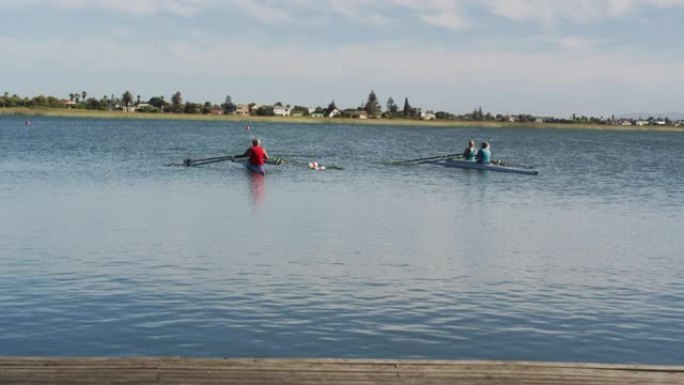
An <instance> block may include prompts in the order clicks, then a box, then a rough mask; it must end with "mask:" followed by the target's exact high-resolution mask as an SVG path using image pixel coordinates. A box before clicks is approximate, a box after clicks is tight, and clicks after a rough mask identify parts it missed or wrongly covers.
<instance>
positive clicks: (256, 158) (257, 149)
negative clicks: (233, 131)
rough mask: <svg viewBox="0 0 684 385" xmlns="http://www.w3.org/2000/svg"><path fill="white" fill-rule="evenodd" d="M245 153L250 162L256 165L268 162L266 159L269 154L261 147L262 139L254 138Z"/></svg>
mask: <svg viewBox="0 0 684 385" xmlns="http://www.w3.org/2000/svg"><path fill="white" fill-rule="evenodd" d="M245 155H247V156H248V157H249V163H250V164H252V165H254V166H263V165H264V164H266V159H268V154H267V153H266V150H264V148H263V147H261V141H260V140H259V139H254V140H252V147H250V148H249V149H248V150H247V151H245Z"/></svg>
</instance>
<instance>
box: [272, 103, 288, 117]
mask: <svg viewBox="0 0 684 385" xmlns="http://www.w3.org/2000/svg"><path fill="white" fill-rule="evenodd" d="M291 113H292V109H291V108H290V106H283V105H280V106H273V115H275V116H290V114H291Z"/></svg>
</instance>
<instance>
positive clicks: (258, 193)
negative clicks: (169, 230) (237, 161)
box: [246, 171, 266, 208]
mask: <svg viewBox="0 0 684 385" xmlns="http://www.w3.org/2000/svg"><path fill="white" fill-rule="evenodd" d="M246 173H247V174H249V176H248V177H249V190H250V193H251V198H252V199H251V201H250V203H251V204H252V205H253V206H254V207H256V208H258V207H261V206H262V205H263V204H264V198H265V196H266V188H265V184H266V176H265V175H261V174H256V173H253V172H250V171H246Z"/></svg>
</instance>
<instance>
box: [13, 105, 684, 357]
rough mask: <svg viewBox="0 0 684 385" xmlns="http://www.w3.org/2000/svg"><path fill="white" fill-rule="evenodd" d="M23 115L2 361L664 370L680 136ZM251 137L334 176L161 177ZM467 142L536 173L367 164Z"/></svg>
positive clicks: (677, 326)
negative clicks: (624, 365) (480, 363)
mask: <svg viewBox="0 0 684 385" xmlns="http://www.w3.org/2000/svg"><path fill="white" fill-rule="evenodd" d="M31 120H32V121H33V123H34V124H32V125H31V126H30V127H27V126H26V125H25V124H24V119H16V118H2V117H0V355H54V356H68V355H96V356H97V355H153V356H154V355H182V356H215V357H235V356H260V357H264V356H283V357H297V356H299V357H302V356H307V357H331V356H332V357H371V358H383V357H386V358H413V357H420V358H454V359H506V360H515V359H523V360H556V361H601V362H644V363H679V364H681V362H682V357H684V347H683V345H682V340H683V339H684V336H683V334H682V327H681V320H682V319H684V300H683V298H684V263H682V262H683V261H682V258H683V257H682V255H683V254H682V252H681V245H682V242H681V234H682V233H684V221H682V212H683V211H684V157H682V156H681V154H679V151H680V150H681V148H684V137H683V136H682V135H681V134H678V133H649V134H645V133H634V132H633V133H621V132H609V131H605V132H593V131H564V130H552V131H544V130H533V129H530V130H525V129H516V130H510V129H489V128H468V127H460V128H453V129H452V128H438V127H422V128H420V129H416V128H411V127H378V126H362V125H354V126H343V125H340V126H336V125H315V126H309V125H303V126H299V125H280V124H267V123H259V124H258V125H257V126H255V127H253V128H252V130H253V132H245V129H244V128H245V127H244V123H229V124H226V123H225V122H219V123H214V122H173V121H125V120H122V121H117V120H90V119H48V118H34V119H31ZM253 135H258V136H259V137H262V138H263V139H264V141H265V143H267V144H268V147H269V150H270V152H272V153H273V154H288V155H287V158H288V159H290V158H291V159H292V160H293V161H299V162H310V161H318V162H320V163H322V164H338V165H340V166H344V168H345V170H344V171H333V170H325V171H320V172H318V171H316V172H313V171H311V170H309V169H305V168H298V167H291V166H289V167H288V166H287V165H282V166H278V167H272V168H269V173H268V174H267V176H266V177H263V176H259V175H255V174H253V173H249V172H246V171H245V170H244V167H242V165H241V164H238V163H232V162H221V163H213V164H209V165H206V166H201V167H165V166H164V165H165V164H168V163H175V162H178V161H179V160H182V159H184V158H193V159H197V158H203V157H208V156H215V155H220V154H226V153H228V154H237V153H241V152H242V151H243V150H244V146H245V144H246V143H248V142H249V140H250V139H251V137H252V136H253ZM469 138H478V139H479V138H483V139H487V140H489V141H490V142H491V143H492V144H493V148H494V149H495V150H496V154H495V157H496V158H500V159H504V160H509V161H511V162H515V163H524V164H531V165H533V166H535V167H536V168H537V169H538V170H539V172H540V174H539V175H537V176H526V175H515V174H500V173H491V172H484V171H481V170H459V169H451V168H446V167H442V166H431V165H412V166H390V165H387V162H385V161H391V160H398V159H411V158H419V157H423V156H426V155H432V154H440V153H453V152H455V151H454V147H456V151H460V150H461V147H462V144H463V143H465V141H467V139H469ZM607 142H610V143H611V151H612V150H614V152H610V153H606V148H605V143H607ZM578 143H581V151H577V148H578V147H577V146H578ZM378 149H381V150H382V151H378ZM655 153H657V154H659V157H658V159H655V160H654V159H653V158H652V154H655ZM597 159H600V162H598V161H597ZM661 159H668V162H662V161H661ZM383 162H385V163H383ZM266 178H268V181H266ZM266 183H268V201H266V192H265V189H266V186H265V184H266Z"/></svg>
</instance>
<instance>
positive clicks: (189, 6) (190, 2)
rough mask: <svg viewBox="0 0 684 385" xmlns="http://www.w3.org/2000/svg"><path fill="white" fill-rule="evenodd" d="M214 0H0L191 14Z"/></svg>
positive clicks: (16, 3)
mask: <svg viewBox="0 0 684 385" xmlns="http://www.w3.org/2000/svg"><path fill="white" fill-rule="evenodd" d="M211 3H214V0H0V6H5V7H24V8H25V7H41V8H43V7H52V8H57V9H64V10H75V9H85V10H87V9H104V10H107V11H116V12H121V13H126V14H135V15H150V14H159V13H166V14H173V15H178V16H192V15H194V14H195V13H197V12H198V11H199V10H201V9H203V8H204V7H205V6H207V5H209V4H211Z"/></svg>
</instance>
